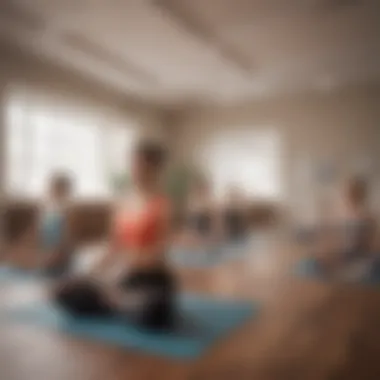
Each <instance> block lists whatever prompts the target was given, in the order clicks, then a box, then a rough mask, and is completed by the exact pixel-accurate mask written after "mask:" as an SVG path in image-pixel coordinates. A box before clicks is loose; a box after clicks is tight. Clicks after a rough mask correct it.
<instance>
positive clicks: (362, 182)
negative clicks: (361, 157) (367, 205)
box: [348, 176, 368, 203]
mask: <svg viewBox="0 0 380 380" xmlns="http://www.w3.org/2000/svg"><path fill="white" fill-rule="evenodd" d="M348 194H349V197H350V198H351V199H352V200H353V201H354V202H360V203H362V202H364V201H366V199H367V197H368V182H367V181H366V179H365V178H363V177H360V176H357V177H352V178H350V179H349V181H348Z"/></svg>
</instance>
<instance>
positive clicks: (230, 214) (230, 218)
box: [224, 208, 247, 241]
mask: <svg viewBox="0 0 380 380" xmlns="http://www.w3.org/2000/svg"><path fill="white" fill-rule="evenodd" d="M224 225H225V229H226V235H227V238H228V239H229V240H232V241H235V240H239V239H242V238H244V237H245V236H246V234H247V222H246V219H245V217H244V214H243V212H241V211H240V210H238V209H232V208H231V209H227V210H225V211H224Z"/></svg>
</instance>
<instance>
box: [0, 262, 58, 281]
mask: <svg viewBox="0 0 380 380" xmlns="http://www.w3.org/2000/svg"><path fill="white" fill-rule="evenodd" d="M58 277H59V274H57V275H54V274H53V273H50V274H49V273H48V272H43V271H41V270H38V269H29V270H26V269H20V268H15V267H10V266H3V267H0V284H1V283H12V282H24V281H43V280H51V279H54V278H58Z"/></svg>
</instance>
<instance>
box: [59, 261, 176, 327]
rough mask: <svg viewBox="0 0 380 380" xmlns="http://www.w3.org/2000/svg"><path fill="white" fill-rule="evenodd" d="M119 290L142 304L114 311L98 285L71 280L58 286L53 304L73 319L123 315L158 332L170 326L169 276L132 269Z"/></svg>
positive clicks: (172, 282)
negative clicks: (136, 296) (138, 297)
mask: <svg viewBox="0 0 380 380" xmlns="http://www.w3.org/2000/svg"><path fill="white" fill-rule="evenodd" d="M120 289H122V290H123V291H125V292H126V294H128V293H129V292H131V293H134V292H138V293H139V294H141V295H143V296H144V302H142V303H140V304H138V305H136V306H135V307H134V308H133V309H132V310H130V309H129V310H119V309H118V310H115V309H114V308H113V307H112V306H111V304H110V302H109V301H108V299H107V297H106V295H105V294H104V292H103V291H102V287H101V285H100V284H97V283H96V282H93V281H89V280H80V279H78V280H73V281H71V282H69V283H67V284H66V285H64V286H62V287H60V289H59V290H58V291H57V292H56V293H55V301H56V303H58V305H59V306H61V307H62V308H63V309H64V310H66V311H67V312H69V313H70V314H72V315H74V316H76V317H83V316H123V317H127V318H128V320H129V321H131V322H133V323H135V324H136V325H137V326H140V327H143V328H146V329H154V330H162V329H170V328H171V327H172V326H173V324H174V319H175V318H174V317H175V305H174V303H175V295H176V285H175V280H174V277H173V275H172V274H171V273H170V272H169V271H168V270H167V269H164V268H154V269H144V270H142V269H141V270H136V271H133V272H131V273H129V274H128V275H127V276H125V277H124V278H123V279H122V281H120Z"/></svg>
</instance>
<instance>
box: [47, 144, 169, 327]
mask: <svg viewBox="0 0 380 380" xmlns="http://www.w3.org/2000/svg"><path fill="white" fill-rule="evenodd" d="M164 162H165V152H164V150H163V148H162V147H161V146H160V145H158V144H157V143H156V142H152V141H142V142H141V143H140V144H139V145H138V146H137V148H136V150H135V152H134V157H133V176H132V177H133V179H132V182H133V184H132V190H131V191H129V192H128V193H127V194H125V196H124V197H123V199H122V201H121V203H120V204H119V205H118V206H117V208H116V209H115V215H114V225H113V227H112V231H111V232H112V234H111V241H110V246H109V252H108V254H107V255H106V256H105V257H104V258H103V260H101V262H100V263H99V264H98V266H97V268H95V269H93V273H92V274H91V275H90V276H89V277H88V278H78V279H72V280H69V281H68V282H66V283H62V284H60V285H59V286H58V288H57V289H55V290H54V292H53V297H54V299H55V301H56V302H57V303H58V304H59V305H60V306H61V307H62V308H64V309H65V310H66V311H68V312H69V313H70V314H72V315H76V316H83V315H84V316H89V315H109V314H112V315H115V314H116V315H119V316H122V317H125V318H126V319H127V320H128V321H133V322H135V323H136V324H137V325H138V326H141V327H143V328H151V329H166V328H170V327H171V326H172V324H173V321H174V319H173V317H174V298H175V279H174V276H173V275H172V273H171V271H170V270H169V268H168V263H167V262H166V255H165V253H166V250H167V247H168V242H169V239H170V234H171V221H170V207H169V202H168V200H167V199H166V198H165V197H164V196H163V195H162V192H161V189H160V186H159V184H160V182H161V175H162V172H163V169H164ZM114 269H116V271H114Z"/></svg>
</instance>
